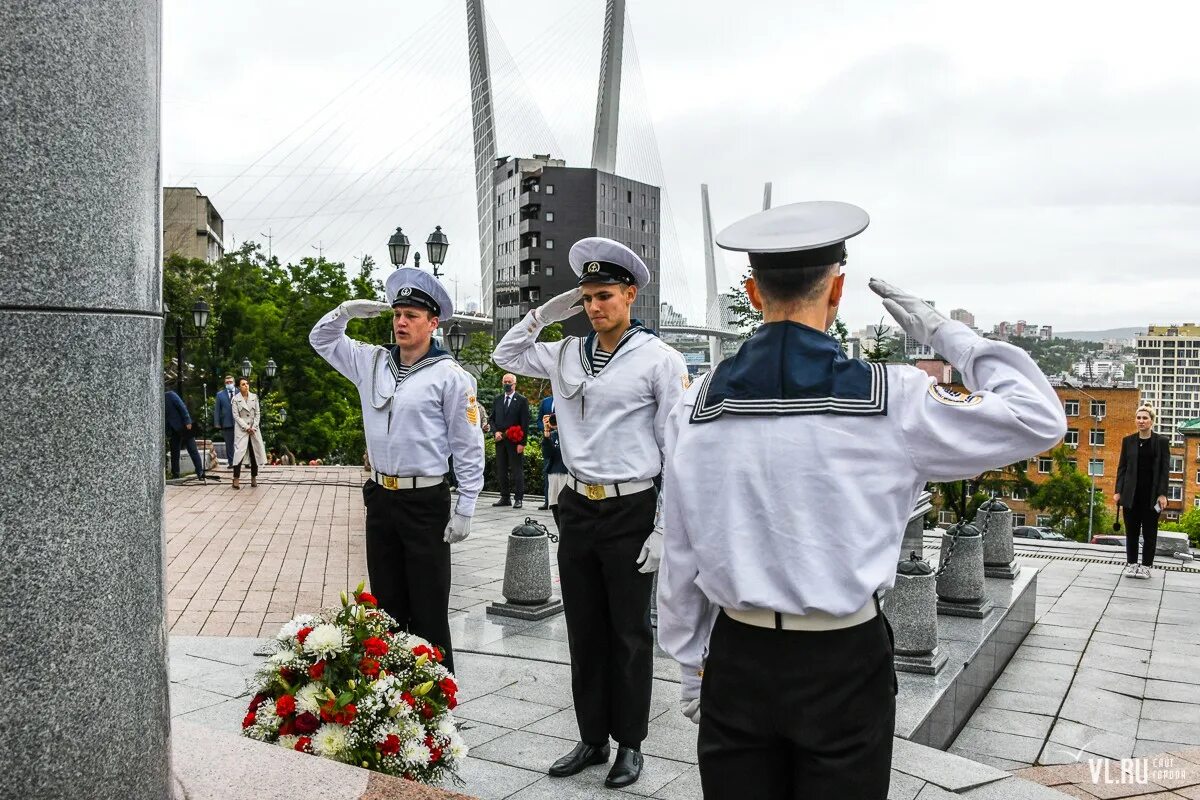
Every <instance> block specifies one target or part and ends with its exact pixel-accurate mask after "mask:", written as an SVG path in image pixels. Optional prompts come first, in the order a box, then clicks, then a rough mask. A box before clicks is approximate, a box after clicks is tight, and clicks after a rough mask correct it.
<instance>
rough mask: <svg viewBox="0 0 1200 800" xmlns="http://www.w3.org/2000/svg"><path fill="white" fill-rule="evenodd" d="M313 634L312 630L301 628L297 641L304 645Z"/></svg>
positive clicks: (297, 633)
mask: <svg viewBox="0 0 1200 800" xmlns="http://www.w3.org/2000/svg"><path fill="white" fill-rule="evenodd" d="M312 632H313V629H312V628H301V629H300V630H298V631H296V641H298V642H299V643H300V644H304V640H305V639H307V638H308V635H309V634H310V633H312Z"/></svg>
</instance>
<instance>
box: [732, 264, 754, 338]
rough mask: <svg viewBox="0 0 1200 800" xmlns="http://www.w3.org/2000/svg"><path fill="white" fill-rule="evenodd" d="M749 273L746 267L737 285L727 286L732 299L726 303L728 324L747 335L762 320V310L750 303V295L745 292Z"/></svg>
mask: <svg viewBox="0 0 1200 800" xmlns="http://www.w3.org/2000/svg"><path fill="white" fill-rule="evenodd" d="M750 275H751V271H750V270H748V269H747V270H746V274H745V275H743V276H742V279H741V281H739V282H738V283H737V285H735V286H730V287H729V294H730V295H732V299H730V300H729V303H728V305H727V308H728V309H729V321H730V324H731V325H732V326H733V327H734V328H736V329H737V330H740V331H742V332H743V333H744V334H745V335H746V336H747V337H749V336H753V335H754V332H755V331H757V330H758V326H759V325H762V321H763V315H762V312H761V311H759V310H758V309H757V308H755V307H754V306H753V305H752V304H751V303H750V295H749V294H747V293H746V280H747V279H749V278H750Z"/></svg>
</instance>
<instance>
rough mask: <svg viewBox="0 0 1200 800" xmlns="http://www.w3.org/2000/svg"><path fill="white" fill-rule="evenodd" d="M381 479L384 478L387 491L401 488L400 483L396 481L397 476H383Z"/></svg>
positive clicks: (384, 486)
mask: <svg viewBox="0 0 1200 800" xmlns="http://www.w3.org/2000/svg"><path fill="white" fill-rule="evenodd" d="M380 477H381V478H383V488H385V489H399V488H400V481H399V480H397V479H396V476H395V475H381V476H380Z"/></svg>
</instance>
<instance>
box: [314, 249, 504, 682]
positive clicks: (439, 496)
mask: <svg viewBox="0 0 1200 800" xmlns="http://www.w3.org/2000/svg"><path fill="white" fill-rule="evenodd" d="M385 289H386V296H387V299H388V302H386V303H380V302H378V301H375V300H347V301H346V302H344V303H342V304H341V305H340V306H338V307H337V308H335V309H334V310H333V311H330V312H329V313H328V314H326V315H325V316H324V317H322V318H321V319H320V321H319V322H317V324H316V327H314V328H313V329H312V333H310V334H309V337H308V340H309V342H311V343H312V346H313V348H314V349H315V350H316V351H317V352H318V353H320V354H321V356H322V357H323V358H324V359H325V360H326V361H328V362H329V363H330V364H332V365H333V368H334V369H336V370H337V371H338V372H340V373H342V374H343V375H345V376H346V377H347V378H349V379H350V380H351V381H352V382H353V383H354V385H355V386H356V387H357V388H358V394H359V398H360V400H361V403H362V414H363V427H364V428H365V429H366V435H367V453H368V454H369V456H370V461H371V467H372V468H373V473H372V477H371V478H370V479H368V480H367V482H366V483H365V484H363V501H364V503H365V504H366V507H367V523H366V528H367V531H366V533H367V573H368V575H369V576H370V579H371V592H372V593H373V594H374V595H375V597H376V598H377V599H378V600H379V606H380V608H382V609H383V610H384V611H386V612H387V613H388V614H390V615H392V616H393V617H395V618H396V621H397V622H399V623H400V625H402V626H403V627H405V628H406V629H407V630H408V631H410V632H411V633H415V634H416V635H418V636H421V637H423V638H425V639H427V640H429V641H430V642H432V643H433V644H435V645H437V646H438V647H440V648H441V649H442V650H443V651H444V653H445V662H444V663H445V665H446V667H447V668H448V669H450V670H451V671H453V669H454V654H453V649H452V647H451V643H450V624H449V621H448V616H449V605H450V545H451V544H454V543H455V542H461V541H462V540H463V539H466V538H467V536H469V535H470V533H471V517H472V515H474V513H475V500H476V498H477V497H478V496H479V491H480V489H482V488H483V436H482V434H481V433H480V429H479V405H478V403H477V402H476V400H475V380H474V378H472V377H471V376H470V375H469V374H468V373H467V372H466V370H464V369H463V368H462V367H460V366H459V365H458V362H456V361H455V360H454V357H453V356H451V355H450V354H449V353H447V352H446V351H445V350H442V349H441V348H440V347H438V346H437V343H436V342H434V341H433V339H432V336H433V332H434V331H435V330H437V327H438V321H439V320H441V319H449V318H450V317H452V316H453V315H454V305H453V303H452V302H451V301H450V296H449V295H448V294H447V293H446V290H445V289H444V288H443V287H442V284H441V282H439V281H438V280H437V279H436V278H434V277H433V276H432V275H429V274H428V273H426V272H422V271H421V270H419V269H416V268H414V267H402V268H400V269H398V270H396V271H395V272H393V273H392V274H391V275H389V276H388V278H387V281H386V284H385ZM389 307H390V308H391V309H392V310H393V312H394V316H393V318H392V331H393V332H394V334H395V340H396V344H395V345H392V346H389V347H381V346H379V345H372V344H366V343H364V342H359V341H355V340H354V339H351V338H350V337H348V336H347V335H346V323H347V322H349V321H350V319H351V318H352V317H360V318H366V317H374V316H377V315H379V314H380V313H382V312H384V311H386V310H387V309H388V308H389ZM450 456H454V474H455V477H456V478H457V480H458V502H457V503H456V504H455V507H454V512H453V514H452V513H451V511H450V488H449V487H448V486H447V485H446V481H445V479H444V476H445V474H446V472H447V469H448V467H447V462H448V461H449V458H450Z"/></svg>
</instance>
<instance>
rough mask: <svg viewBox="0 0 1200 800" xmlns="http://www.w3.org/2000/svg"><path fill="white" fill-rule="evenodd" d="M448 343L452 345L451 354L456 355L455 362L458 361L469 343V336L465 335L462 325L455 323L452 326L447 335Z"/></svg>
mask: <svg viewBox="0 0 1200 800" xmlns="http://www.w3.org/2000/svg"><path fill="white" fill-rule="evenodd" d="M446 341H447V342H448V343H449V345H450V352H451V353H453V354H454V360H455V361H457V360H458V354H459V353H461V352H462V349H463V345H465V344H466V343H467V335H466V334H465V333H463V329H462V325H459V324H458V323H457V322H455V323H454V324H453V325H451V326H450V332H449V333H447V334H446Z"/></svg>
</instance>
